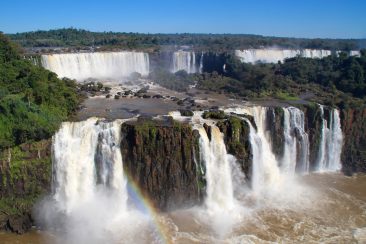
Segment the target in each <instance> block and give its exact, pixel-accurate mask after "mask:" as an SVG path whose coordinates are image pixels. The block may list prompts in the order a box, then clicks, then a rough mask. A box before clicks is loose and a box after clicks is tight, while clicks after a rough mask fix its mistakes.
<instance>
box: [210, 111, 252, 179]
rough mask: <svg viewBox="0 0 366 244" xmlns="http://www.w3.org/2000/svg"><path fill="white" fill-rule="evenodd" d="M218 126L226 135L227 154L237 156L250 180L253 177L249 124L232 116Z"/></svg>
mask: <svg viewBox="0 0 366 244" xmlns="http://www.w3.org/2000/svg"><path fill="white" fill-rule="evenodd" d="M217 126H218V127H219V129H220V131H221V132H222V133H223V134H224V141H225V144H226V149H227V152H228V153H230V154H232V155H234V156H235V158H236V159H237V161H238V163H239V164H240V166H241V167H242V169H243V172H244V173H245V175H246V177H247V178H248V179H250V178H251V175H252V153H251V146H250V141H249V132H250V129H249V126H248V124H247V123H246V122H245V121H244V120H242V119H240V118H237V117H233V116H231V117H229V118H228V119H227V120H223V121H219V122H218V123H217Z"/></svg>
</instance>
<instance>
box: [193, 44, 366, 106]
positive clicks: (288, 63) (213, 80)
mask: <svg viewBox="0 0 366 244" xmlns="http://www.w3.org/2000/svg"><path fill="white" fill-rule="evenodd" d="M226 62H227V66H226V72H223V73H222V74H219V73H217V72H213V73H204V74H201V75H198V76H196V77H195V79H198V87H199V88H202V89H208V90H212V91H225V92H228V93H233V94H237V95H239V96H242V97H247V98H265V99H266V98H269V97H273V98H279V99H284V100H297V99H299V96H300V95H301V94H306V93H308V94H310V97H313V100H314V101H315V102H319V103H324V104H327V105H332V106H339V107H344V106H360V105H363V104H365V99H366V50H361V56H360V57H355V56H349V55H348V54H346V53H341V54H340V55H338V56H336V55H331V56H328V57H325V58H322V59H311V58H303V57H294V58H290V59H286V60H285V61H284V62H283V63H281V62H279V63H277V64H261V63H258V64H248V63H241V62H240V61H239V60H238V59H237V58H236V57H233V56H229V57H228V59H227V60H226Z"/></svg>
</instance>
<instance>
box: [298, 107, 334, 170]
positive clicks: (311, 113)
mask: <svg viewBox="0 0 366 244" xmlns="http://www.w3.org/2000/svg"><path fill="white" fill-rule="evenodd" d="M304 110H305V125H306V131H307V133H308V135H309V162H310V171H314V170H315V169H316V167H317V165H315V164H316V162H317V158H318V153H319V146H320V140H321V128H322V117H321V111H320V107H319V106H318V105H317V104H309V105H306V106H305V108H304ZM329 112H330V111H329V108H324V115H325V116H326V115H328V114H329ZM328 120H329V118H328Z"/></svg>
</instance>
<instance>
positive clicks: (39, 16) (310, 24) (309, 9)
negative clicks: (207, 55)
mask: <svg viewBox="0 0 366 244" xmlns="http://www.w3.org/2000/svg"><path fill="white" fill-rule="evenodd" d="M64 27H66V28H67V27H74V28H81V29H87V30H91V31H119V32H140V33H235V34H238V33H239V34H259V35H266V36H286V37H307V38H366V1H365V0H302V1H300V0H119V1H118V0H98V1H97V0H89V1H86V0H85V1H82V0H79V1H78V0H58V1H56V0H23V1H22V0H3V1H2V2H1V4H0V31H2V32H4V33H16V32H25V31H34V30H49V29H56V28H64Z"/></svg>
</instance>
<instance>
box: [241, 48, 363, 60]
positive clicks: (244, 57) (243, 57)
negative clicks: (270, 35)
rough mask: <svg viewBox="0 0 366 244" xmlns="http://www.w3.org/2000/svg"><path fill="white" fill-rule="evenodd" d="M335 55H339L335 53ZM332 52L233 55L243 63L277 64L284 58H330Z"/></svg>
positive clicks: (276, 51)
mask: <svg viewBox="0 0 366 244" xmlns="http://www.w3.org/2000/svg"><path fill="white" fill-rule="evenodd" d="M336 53H339V51H337V52H336ZM331 54H332V51H330V50H321V49H270V48H269V49H246V50H235V55H236V56H237V57H238V58H239V59H240V60H241V61H242V62H244V63H257V62H261V63H277V62H278V61H281V62H283V61H284V60H285V59H286V58H293V57H296V56H301V57H304V58H324V57H327V56H330V55H331ZM349 55H351V56H359V55H360V51H350V52H349Z"/></svg>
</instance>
